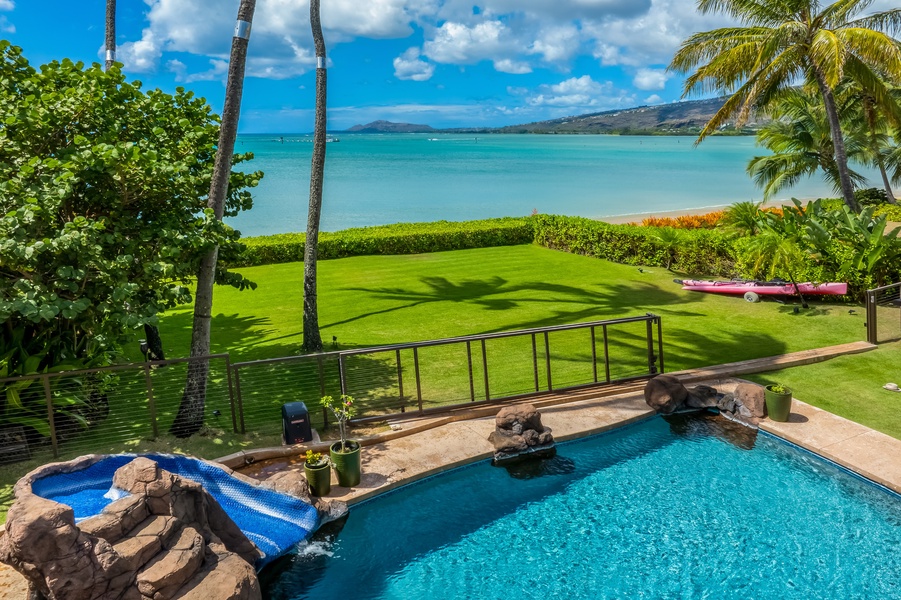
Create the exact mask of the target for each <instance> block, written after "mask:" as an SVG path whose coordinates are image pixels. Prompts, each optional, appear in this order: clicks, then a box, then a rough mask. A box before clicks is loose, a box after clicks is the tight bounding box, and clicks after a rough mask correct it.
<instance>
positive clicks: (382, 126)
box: [347, 121, 438, 133]
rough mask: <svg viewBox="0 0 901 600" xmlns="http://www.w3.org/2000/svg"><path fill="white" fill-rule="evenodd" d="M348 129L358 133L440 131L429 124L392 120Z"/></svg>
mask: <svg viewBox="0 0 901 600" xmlns="http://www.w3.org/2000/svg"><path fill="white" fill-rule="evenodd" d="M347 131H349V132H356V133H432V132H434V131H438V130H437V129H434V128H432V127H429V126H428V125H415V124H413V123H392V122H391V121H373V122H372V123H367V124H366V125H354V126H353V127H351V128H350V129H348V130H347Z"/></svg>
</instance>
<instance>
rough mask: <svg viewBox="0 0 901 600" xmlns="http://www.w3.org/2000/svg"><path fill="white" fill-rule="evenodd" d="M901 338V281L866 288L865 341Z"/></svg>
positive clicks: (880, 341)
mask: <svg viewBox="0 0 901 600" xmlns="http://www.w3.org/2000/svg"><path fill="white" fill-rule="evenodd" d="M898 340H901V283H893V284H891V285H885V286H882V287H878V288H874V289H872V290H867V341H868V342H870V343H871V344H879V343H884V342H894V341H898Z"/></svg>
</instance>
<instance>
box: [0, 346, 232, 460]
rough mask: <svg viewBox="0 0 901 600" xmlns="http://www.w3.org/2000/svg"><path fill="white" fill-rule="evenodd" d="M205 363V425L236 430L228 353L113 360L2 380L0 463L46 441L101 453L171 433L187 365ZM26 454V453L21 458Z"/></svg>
mask: <svg viewBox="0 0 901 600" xmlns="http://www.w3.org/2000/svg"><path fill="white" fill-rule="evenodd" d="M198 361H207V362H208V363H209V378H208V383H207V395H206V411H205V412H206V415H207V423H209V424H211V425H216V424H218V425H219V426H220V427H222V428H226V427H229V426H231V427H230V428H232V429H234V430H237V428H238V425H237V423H238V414H237V412H236V410H237V407H236V406H235V404H234V401H233V399H234V395H233V394H232V393H231V383H230V381H229V379H230V377H231V369H230V368H229V367H230V363H229V357H228V355H227V354H216V355H211V356H203V357H197V358H178V359H173V360H163V361H151V362H145V363H131V364H125V365H113V366H109V367H100V368H95V369H85V370H79V371H63V372H60V373H42V374H36V375H26V376H21V377H7V378H4V379H0V401H2V402H0V406H2V408H3V411H2V413H0V417H2V421H0V422H2V423H3V425H2V427H0V428H2V430H3V433H4V435H3V438H4V439H3V443H2V444H0V463H2V462H13V461H14V460H20V459H23V458H28V452H29V449H32V448H38V447H41V446H45V447H46V445H47V444H49V446H50V449H51V450H52V453H53V456H54V457H58V456H59V455H60V451H61V449H62V450H65V451H66V452H67V453H68V452H70V451H81V452H102V451H105V449H107V448H111V447H113V448H115V447H117V444H121V443H122V442H129V441H133V440H136V439H154V438H156V437H158V436H159V435H160V433H165V432H166V431H168V429H169V426H170V425H171V424H172V421H173V419H174V418H175V415H176V413H177V412H178V407H179V405H180V403H181V398H182V394H183V392H184V385H185V377H186V375H187V367H188V364H189V363H193V362H198ZM23 454H24V456H23Z"/></svg>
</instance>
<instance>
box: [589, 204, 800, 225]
mask: <svg viewBox="0 0 901 600" xmlns="http://www.w3.org/2000/svg"><path fill="white" fill-rule="evenodd" d="M808 200H813V198H810V199H805V200H803V202H808ZM786 205H787V206H792V203H791V200H772V201H770V202H764V203H763V204H761V205H760V206H761V208H779V207H780V206H786ZM730 206H731V204H723V205H720V206H703V207H701V208H686V209H684V210H668V211H666V210H665V211H655V212H646V213H635V214H628V215H613V216H609V217H598V220H599V221H604V222H605V223H613V224H623V223H641V221H642V220H643V219H647V218H648V217H658V218H663V217H668V218H676V217H684V216H686V215H706V214H707V213H712V212H717V211H721V210H726V209H727V208H729V207H730Z"/></svg>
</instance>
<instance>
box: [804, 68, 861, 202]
mask: <svg viewBox="0 0 901 600" xmlns="http://www.w3.org/2000/svg"><path fill="white" fill-rule="evenodd" d="M813 71H814V74H815V75H816V80H817V85H818V86H819V88H820V94H822V96H823V105H824V106H825V108H826V116H827V117H828V119H829V132H830V133H831V134H832V147H833V150H834V152H835V164H836V166H837V167H838V178H839V182H840V183H841V187H842V197H843V198H844V200H845V204H847V205H848V208H850V209H851V210H853V211H854V212H858V213H859V212H860V205H859V204H858V203H857V199H856V198H855V197H854V184H852V183H851V176H850V175H849V174H848V155H847V153H846V152H845V139H844V137H843V136H842V126H841V123H840V122H839V118H838V108H836V106H835V96H834V95H833V93H832V88H830V87H829V84H828V83H826V77H825V75H823V73H822V71H820V70H819V69H818V68H817V67H814V69H813Z"/></svg>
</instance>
